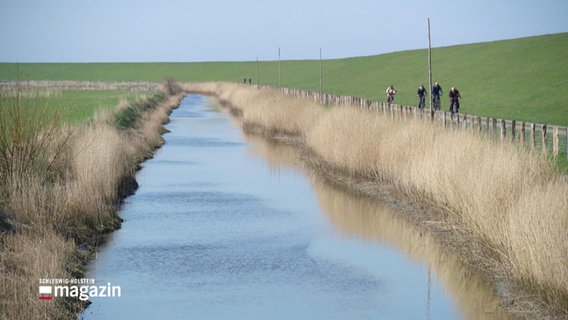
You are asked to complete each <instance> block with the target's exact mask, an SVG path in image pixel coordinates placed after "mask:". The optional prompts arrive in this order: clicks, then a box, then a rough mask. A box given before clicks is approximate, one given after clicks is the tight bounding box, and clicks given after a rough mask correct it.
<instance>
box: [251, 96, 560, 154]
mask: <svg viewBox="0 0 568 320" xmlns="http://www.w3.org/2000/svg"><path fill="white" fill-rule="evenodd" d="M256 87H257V88H259V86H256ZM262 88H264V89H268V90H277V91H281V92H283V93H285V94H288V95H292V96H296V97H302V98H305V99H311V100H313V101H315V102H318V103H322V104H325V105H350V106H354V107H357V108H360V109H363V110H371V111H377V112H382V113H385V114H390V115H391V116H392V117H397V118H419V119H424V120H428V119H431V121H432V122H437V123H439V124H440V125H441V127H443V128H454V129H464V130H472V131H477V132H478V133H479V134H482V135H483V136H484V137H487V138H491V139H500V140H501V141H510V142H513V143H519V144H520V145H522V146H525V147H527V148H531V149H533V150H539V149H540V150H542V152H544V153H551V154H552V155H553V156H554V157H558V156H561V155H564V156H565V157H566V158H568V127H561V126H551V125H546V124H537V123H532V122H525V121H515V120H506V119H498V118H490V117H481V116H475V115H467V114H456V115H454V116H453V117H452V115H451V114H450V113H449V112H445V111H437V112H435V113H434V114H433V115H431V114H430V111H429V110H424V111H422V110H420V109H418V108H417V107H412V106H404V105H397V104H390V105H389V104H387V103H386V102H381V101H372V100H367V99H363V98H360V97H353V96H337V95H332V94H329V93H318V92H312V91H304V90H299V89H292V88H278V87H269V86H262Z"/></svg>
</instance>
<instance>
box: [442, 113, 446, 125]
mask: <svg viewBox="0 0 568 320" xmlns="http://www.w3.org/2000/svg"><path fill="white" fill-rule="evenodd" d="M442 120H443V122H444V128H446V111H442Z"/></svg>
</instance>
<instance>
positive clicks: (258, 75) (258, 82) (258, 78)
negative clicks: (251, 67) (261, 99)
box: [256, 57, 260, 87]
mask: <svg viewBox="0 0 568 320" xmlns="http://www.w3.org/2000/svg"><path fill="white" fill-rule="evenodd" d="M256 85H257V86H259V87H260V69H259V66H258V57H256Z"/></svg>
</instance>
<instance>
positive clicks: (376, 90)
mask: <svg viewBox="0 0 568 320" xmlns="http://www.w3.org/2000/svg"><path fill="white" fill-rule="evenodd" d="M434 46H435V43H434ZM283 49H284V51H283V53H284V57H285V48H283ZM324 55H325V48H324ZM317 57H318V55H317V52H314V59H313V60H284V61H282V62H281V64H280V65H281V70H282V72H281V77H280V78H281V82H280V84H281V85H282V86H284V87H290V88H300V89H304V90H311V91H318V92H319V84H320V62H319V60H317ZM260 58H261V60H265V61H260V62H259V63H258V65H257V63H256V62H252V61H246V62H195V63H182V62H180V63H20V64H15V63H0V79H4V80H11V79H15V78H16V75H18V74H20V75H21V78H22V79H24V80H85V81H154V82H159V81H161V80H162V79H164V78H165V77H173V78H175V79H178V80H179V81H231V82H239V83H242V81H243V78H245V77H246V78H252V82H253V83H257V82H260V84H267V85H274V86H277V85H279V81H278V79H279V76H278V70H279V68H278V61H275V60H276V55H275V56H274V57H260ZM267 60H270V61H267ZM427 61H428V60H427V50H426V49H421V50H410V51H402V52H393V53H388V54H381V55H375V56H368V57H354V58H345V59H330V60H324V61H323V77H324V88H323V90H324V91H325V92H327V93H332V94H336V95H350V96H358V97H362V98H366V99H370V100H381V101H384V99H385V94H384V92H385V88H386V87H387V86H388V85H389V84H391V83H392V84H394V85H395V87H396V88H397V90H398V93H397V96H396V99H395V102H396V103H399V104H404V105H416V103H417V101H416V90H417V88H418V86H419V85H420V84H421V83H424V84H425V85H427V84H428V64H427ZM432 64H433V77H434V80H435V81H436V80H437V81H439V82H440V83H441V84H442V86H443V88H444V90H445V91H446V92H448V90H449V88H450V87H451V86H456V87H458V88H459V89H460V91H461V94H462V96H463V100H462V105H461V110H460V112H463V113H467V114H474V115H480V116H489V117H493V118H505V119H510V120H518V121H528V122H536V123H546V124H553V125H562V126H568V104H566V101H568V93H567V92H566V90H564V88H565V87H566V84H567V80H566V74H568V33H560V34H552V35H543V36H537V37H528V38H521V39H512V40H503V41H494V42H485V43H474V44H465V45H457V46H450V47H440V48H433V50H432ZM257 66H258V70H259V75H260V79H257ZM259 80H260V81H259ZM443 107H444V109H446V110H447V107H448V106H447V103H446V100H445V99H444V106H443Z"/></svg>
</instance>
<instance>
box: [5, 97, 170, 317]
mask: <svg viewBox="0 0 568 320" xmlns="http://www.w3.org/2000/svg"><path fill="white" fill-rule="evenodd" d="M180 98H181V94H178V95H177V96H176V97H172V98H170V99H169V100H167V101H165V102H162V103H161V104H160V106H158V107H156V108H154V109H151V110H145V111H143V112H141V117H140V118H139V120H138V122H137V123H136V126H135V127H133V128H129V129H118V128H117V127H116V126H114V125H113V123H114V113H110V112H109V113H106V114H99V115H97V116H96V117H95V119H94V120H93V121H91V122H90V123H88V124H84V125H82V126H81V127H75V128H69V127H66V126H60V125H59V124H58V123H57V122H49V121H48V122H47V123H46V124H43V122H42V126H38V127H36V128H34V127H33V126H28V125H27V124H26V123H27V122H26V114H25V113H22V112H20V113H19V114H18V112H17V110H14V112H13V115H15V116H16V117H21V119H18V121H20V122H14V121H12V122H10V124H11V126H10V127H8V126H5V127H3V128H2V129H3V130H4V131H3V132H0V137H3V138H4V139H3V140H2V142H3V144H2V145H1V146H2V150H1V151H2V153H1V154H2V155H4V156H5V158H8V157H9V159H8V160H17V161H15V162H16V163H21V165H18V166H14V164H13V162H14V161H10V162H7V161H4V163H5V164H6V165H5V166H0V175H1V176H2V177H6V178H7V179H4V180H3V181H1V182H0V187H2V188H1V190H3V193H2V195H1V196H0V200H2V201H0V204H1V206H0V222H2V224H0V257H1V259H0V280H1V282H0V318H6V319H40V318H73V317H74V314H75V312H76V311H78V310H79V309H80V308H81V306H82V304H80V303H76V301H73V300H64V299H57V300H54V301H52V302H46V301H40V300H39V299H38V280H39V279H41V278H62V279H67V278H70V277H75V276H79V275H80V274H81V273H82V272H83V271H84V260H83V259H84V257H81V256H80V255H78V254H77V251H76V246H77V245H81V246H83V247H84V246H87V247H91V248H93V247H95V249H96V246H98V245H100V244H101V243H102V242H103V241H104V239H105V234H106V233H108V232H109V231H111V230H113V229H115V228H116V227H117V226H118V225H119V223H120V219H119V217H118V215H117V204H118V203H119V201H120V198H121V196H122V195H124V194H123V193H124V192H126V191H127V190H124V189H125V188H127V187H128V186H125V185H124V182H125V181H128V179H132V176H133V174H134V173H135V171H136V170H137V163H138V162H140V161H141V160H143V159H145V158H147V157H149V156H150V154H151V152H152V150H154V149H155V148H156V147H158V146H159V145H161V144H162V142H163V140H161V133H162V129H161V125H162V124H163V123H164V122H166V121H167V118H168V112H169V110H171V109H172V108H173V107H175V106H176V105H178V104H179V99H180ZM4 101H6V100H4ZM5 107H6V106H4V105H2V108H5ZM125 107H126V106H124V105H123V106H122V108H125ZM120 110H121V109H120V108H118V111H120ZM32 115H33V114H32ZM27 119H29V117H28V118H27ZM4 120H5V119H4ZM32 120H33V118H32ZM18 123H21V124H26V125H25V126H24V125H22V126H20V127H18V126H17V125H18ZM9 130H12V131H13V132H16V133H18V134H17V135H15V134H13V133H12V131H9ZM20 131H21V133H20ZM32 151H33V152H32ZM34 155H35V158H36V159H35V161H30V157H31V156H34ZM0 158H1V157H0ZM46 164H47V165H46Z"/></svg>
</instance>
